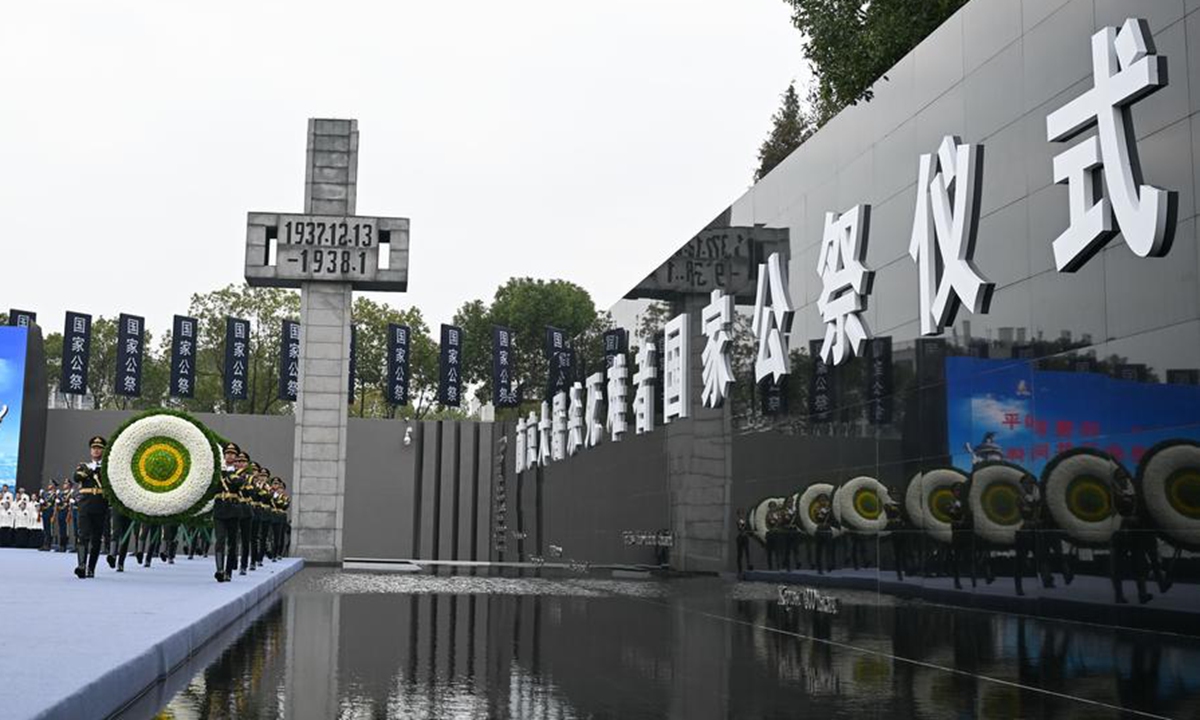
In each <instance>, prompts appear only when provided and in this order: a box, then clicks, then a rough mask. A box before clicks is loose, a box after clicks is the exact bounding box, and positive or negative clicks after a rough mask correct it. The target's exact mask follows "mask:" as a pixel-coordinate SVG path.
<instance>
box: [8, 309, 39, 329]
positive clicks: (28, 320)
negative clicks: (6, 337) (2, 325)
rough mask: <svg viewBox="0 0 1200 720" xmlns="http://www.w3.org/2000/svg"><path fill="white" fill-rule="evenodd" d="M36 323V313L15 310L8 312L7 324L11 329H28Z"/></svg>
mask: <svg viewBox="0 0 1200 720" xmlns="http://www.w3.org/2000/svg"><path fill="white" fill-rule="evenodd" d="M36 323H37V313H35V312H33V311H31V310H17V309H16V308H12V309H10V310H9V311H8V324H9V325H11V326H13V327H29V326H30V325H34V324H36Z"/></svg>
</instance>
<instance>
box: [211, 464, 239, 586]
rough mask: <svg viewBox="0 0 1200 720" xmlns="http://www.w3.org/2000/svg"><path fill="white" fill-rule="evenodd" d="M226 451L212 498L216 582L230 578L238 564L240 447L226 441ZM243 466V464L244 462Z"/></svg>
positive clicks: (227, 580)
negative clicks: (217, 490) (214, 495)
mask: <svg viewBox="0 0 1200 720" xmlns="http://www.w3.org/2000/svg"><path fill="white" fill-rule="evenodd" d="M223 450H224V451H225V465H224V466H223V467H222V468H221V491H220V492H218V493H217V495H216V497H214V498H213V513H212V514H213V529H214V537H213V556H214V557H215V558H216V561H217V571H216V573H214V574H213V577H215V578H216V579H217V582H229V581H230V580H231V579H232V578H233V570H234V568H236V567H237V553H238V528H239V525H240V523H241V513H242V508H241V495H240V494H239V492H238V491H239V490H240V489H241V483H242V479H243V478H242V476H241V475H240V474H239V473H238V455H239V454H240V453H241V449H240V448H239V447H238V446H237V444H235V443H229V444H228V445H226V446H225V447H224V448H223ZM243 466H244V465H243Z"/></svg>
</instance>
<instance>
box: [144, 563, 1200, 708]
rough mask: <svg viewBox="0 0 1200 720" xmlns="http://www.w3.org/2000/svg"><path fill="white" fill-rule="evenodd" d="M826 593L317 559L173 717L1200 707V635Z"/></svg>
mask: <svg viewBox="0 0 1200 720" xmlns="http://www.w3.org/2000/svg"><path fill="white" fill-rule="evenodd" d="M820 595H821V596H822V598H821V599H822V600H823V602H821V603H818V605H817V606H818V607H819V608H820V610H822V611H823V612H821V611H818V610H817V609H806V608H804V607H786V606H783V605H781V604H780V602H779V599H780V595H779V588H778V587H777V586H774V585H768V584H760V583H734V582H730V581H725V580H719V579H716V578H701V579H671V580H649V579H647V580H611V579H596V578H592V577H589V576H586V575H583V576H565V577H558V578H540V577H496V576H491V577H482V576H480V577H475V576H447V575H441V576H435V575H386V574H367V573H350V572H343V571H338V570H327V569H307V570H304V571H303V572H302V573H300V574H299V575H298V576H297V577H295V578H293V579H292V580H291V581H289V582H288V583H287V584H286V585H285V586H284V587H283V588H282V589H281V590H280V592H279V596H278V598H277V599H276V600H274V601H270V602H272V604H271V605H270V606H268V607H267V609H266V610H265V612H263V613H262V614H261V616H260V617H259V618H258V619H257V620H256V621H254V622H253V623H252V624H251V625H250V627H249V628H248V629H247V630H246V631H245V633H244V634H243V635H241V636H240V637H239V638H237V639H236V640H234V641H233V642H232V643H231V644H229V645H228V647H226V648H225V649H224V651H223V652H221V654H220V655H219V657H218V658H217V659H216V660H215V661H213V662H212V663H211V664H209V665H208V666H207V667H205V668H204V669H203V670H201V671H200V672H198V673H197V674H196V675H195V676H194V677H193V678H192V679H191V681H190V682H188V683H187V684H186V686H185V687H184V689H183V690H182V691H180V692H178V694H176V695H175V696H174V697H173V698H172V699H171V700H170V701H169V703H168V704H167V705H166V706H165V707H164V708H162V709H161V710H160V711H159V715H158V716H159V717H169V718H226V717H229V718H274V717H291V718H347V719H350V718H393V717H394V718H505V717H519V718H659V717H669V718H686V719H688V720H691V719H693V718H726V717H731V718H776V717H778V718H784V717H787V718H794V717H813V718H884V717H886V718H908V717H915V718H969V717H979V718H1012V717H1022V718H1040V717H1045V718H1051V717H1052V718H1056V719H1060V718H1075V717H1079V718H1083V717H1086V718H1088V719H1089V720H1093V719H1096V718H1109V717H1179V718H1195V717H1200V639H1196V638H1191V637H1185V636H1179V635H1171V634H1166V633H1151V632H1137V631H1128V630H1116V629H1112V628H1106V627H1099V626H1093V625H1084V624H1080V623H1071V622H1063V621H1052V620H1042V619H1035V618H1026V617H1018V616H1013V615H1005V614H997V613H991V612H983V611H977V610H970V609H963V608H948V607H943V606H937V605H931V604H927V603H922V602H919V601H910V600H894V599H892V598H889V597H887V596H883V595H879V594H876V593H869V592H854V591H837V590H824V589H823V590H821V591H820ZM835 605H836V613H830V612H828V611H829V610H833V609H835V608H834V606H835Z"/></svg>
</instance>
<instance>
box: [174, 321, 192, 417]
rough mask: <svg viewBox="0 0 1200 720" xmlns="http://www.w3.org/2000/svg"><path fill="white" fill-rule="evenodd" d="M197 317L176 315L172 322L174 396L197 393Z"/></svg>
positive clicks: (189, 395)
mask: <svg viewBox="0 0 1200 720" xmlns="http://www.w3.org/2000/svg"><path fill="white" fill-rule="evenodd" d="M196 327H197V326H196V318H190V317H186V316H184V315H176V316H175V320H174V322H173V323H172V324H171V385H170V387H169V388H168V392H169V393H170V395H171V396H172V397H180V398H190V397H194V396H195V394H196Z"/></svg>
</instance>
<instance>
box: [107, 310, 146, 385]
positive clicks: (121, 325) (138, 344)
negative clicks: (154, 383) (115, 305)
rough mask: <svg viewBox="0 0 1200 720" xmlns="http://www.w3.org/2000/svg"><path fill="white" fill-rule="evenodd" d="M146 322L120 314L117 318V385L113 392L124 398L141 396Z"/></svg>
mask: <svg viewBox="0 0 1200 720" xmlns="http://www.w3.org/2000/svg"><path fill="white" fill-rule="evenodd" d="M145 324H146V321H145V319H144V318H141V317H138V316H137V315H126V314H125V313H121V314H120V316H118V318H117V384H116V387H115V388H114V391H115V392H116V394H117V395H123V396H125V397H139V396H140V395H141V394H142V355H143V353H142V345H143V342H142V332H143V330H145Z"/></svg>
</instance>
